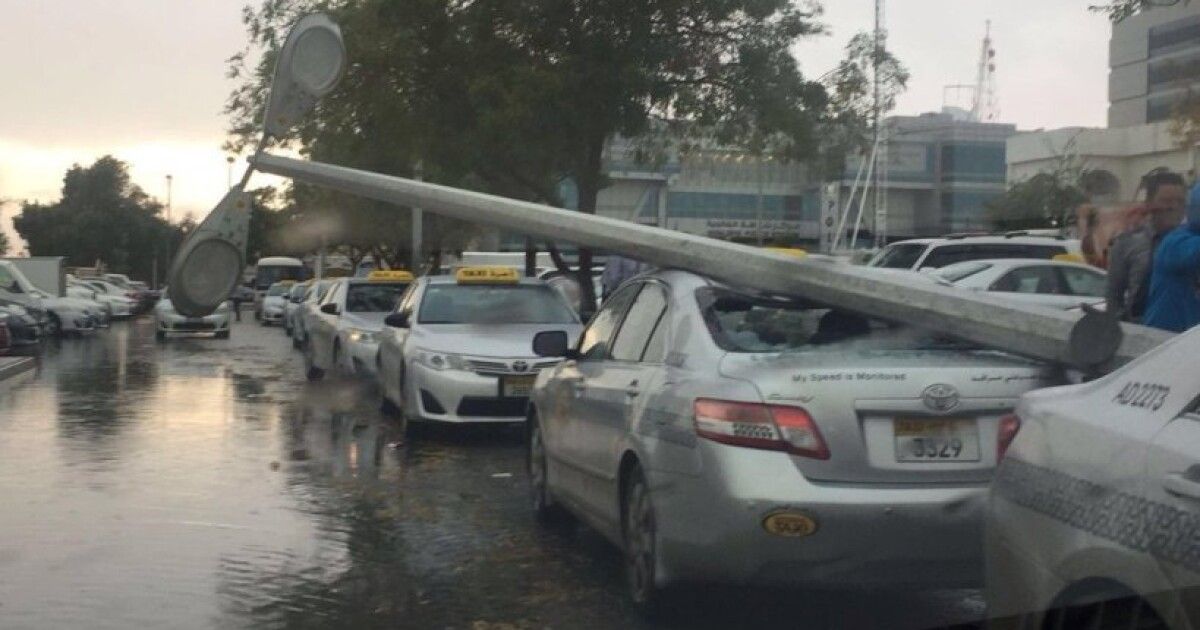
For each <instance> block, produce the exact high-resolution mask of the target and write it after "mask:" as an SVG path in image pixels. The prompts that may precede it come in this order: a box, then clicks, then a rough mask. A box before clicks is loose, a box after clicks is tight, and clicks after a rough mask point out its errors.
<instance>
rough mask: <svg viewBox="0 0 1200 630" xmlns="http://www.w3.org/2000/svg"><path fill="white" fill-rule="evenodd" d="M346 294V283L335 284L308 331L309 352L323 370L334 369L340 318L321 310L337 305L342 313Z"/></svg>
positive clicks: (318, 306) (318, 307)
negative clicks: (335, 338) (326, 306)
mask: <svg viewBox="0 0 1200 630" xmlns="http://www.w3.org/2000/svg"><path fill="white" fill-rule="evenodd" d="M345 293H346V283H345V282H338V283H336V284H334V285H333V287H331V288H330V289H329V293H328V294H326V295H325V299H324V300H323V301H322V302H320V303H319V304H318V305H317V308H316V311H314V313H313V319H312V321H311V324H312V326H311V328H309V330H308V345H309V351H310V352H311V353H312V354H311V356H312V360H313V364H314V365H316V366H317V367H319V368H322V369H330V368H332V367H333V365H332V363H331V360H332V354H333V338H334V336H335V335H337V319H338V316H337V315H330V314H328V313H325V312H323V311H322V310H321V309H322V308H324V307H325V305H326V304H335V305H337V306H338V309H339V312H340V309H341V304H342V296H343V295H345Z"/></svg>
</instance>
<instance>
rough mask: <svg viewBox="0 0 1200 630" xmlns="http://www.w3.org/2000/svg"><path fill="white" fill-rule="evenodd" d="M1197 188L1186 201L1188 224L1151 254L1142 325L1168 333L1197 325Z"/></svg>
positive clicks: (1199, 300)
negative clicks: (1150, 267) (1151, 269)
mask: <svg viewBox="0 0 1200 630" xmlns="http://www.w3.org/2000/svg"><path fill="white" fill-rule="evenodd" d="M1198 283H1200V184H1197V185H1195V186H1193V187H1192V191H1191V194H1189V195H1188V200H1187V222H1186V223H1184V224H1183V225H1182V226H1179V227H1177V228H1175V229H1174V230H1172V231H1171V232H1170V233H1168V234H1167V235H1166V236H1164V237H1163V239H1162V243H1160V244H1159V246H1158V249H1157V250H1155V252H1154V271H1153V273H1152V274H1151V276H1150V295H1149V297H1148V298H1147V300H1146V314H1145V316H1144V317H1143V318H1142V323H1143V324H1145V325H1147V326H1152V327H1154V328H1161V329H1163V330H1169V331H1171V332H1183V331H1185V330H1187V329H1189V328H1191V327H1193V326H1195V325H1197V324H1200V293H1197V286H1198Z"/></svg>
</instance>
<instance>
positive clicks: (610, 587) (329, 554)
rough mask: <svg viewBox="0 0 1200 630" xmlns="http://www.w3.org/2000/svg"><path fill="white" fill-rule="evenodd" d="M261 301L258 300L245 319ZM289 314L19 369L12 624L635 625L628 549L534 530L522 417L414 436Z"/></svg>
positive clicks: (14, 394) (701, 598)
mask: <svg viewBox="0 0 1200 630" xmlns="http://www.w3.org/2000/svg"><path fill="white" fill-rule="evenodd" d="M247 319H249V318H247ZM377 406H378V404H377V394H376V393H375V391H374V389H373V388H372V387H371V386H369V385H366V384H363V383H358V382H352V381H348V380H335V381H331V382H324V383H318V384H307V383H305V382H304V381H303V379H302V377H301V362H300V356H299V354H298V353H296V352H295V351H293V350H292V349H291V346H290V343H289V342H288V340H287V339H286V338H285V337H284V335H283V333H282V332H281V331H280V330H278V329H264V328H260V327H259V326H257V325H256V324H254V323H253V322H252V321H248V322H243V323H239V324H235V327H234V330H233V338H232V339H231V340H229V341H219V340H212V339H178V340H171V341H169V342H168V343H166V344H156V343H155V341H154V335H153V324H152V322H151V321H150V320H149V319H148V318H142V319H140V320H136V321H132V322H123V323H117V324H115V325H114V326H113V328H112V329H111V330H108V331H105V332H101V333H100V334H97V335H95V336H94V337H91V338H86V339H73V340H66V341H64V342H61V343H52V344H50V345H49V346H48V347H47V348H46V349H45V351H44V353H43V357H42V360H41V362H40V366H39V368H38V370H37V371H36V372H34V373H31V374H28V375H27V376H25V377H21V378H19V379H18V380H17V382H14V383H8V384H4V385H0V491H2V496H3V497H4V502H3V509H2V510H0V628H5V629H12V628H22V629H23V628H38V629H41V628H68V627H70V628H74V627H88V628H122V629H124V628H133V627H145V628H249V627H253V628H309V627H311V628H341V627H352V628H396V627H405V628H408V627H412V628H442V627H456V628H480V629H482V628H543V627H555V628H630V627H632V628H639V627H650V625H649V624H646V623H644V622H642V621H640V620H639V619H638V618H637V616H636V615H635V613H634V611H633V610H632V609H631V608H630V607H629V605H628V604H627V603H626V601H625V599H624V594H623V590H622V582H621V567H620V562H619V558H618V556H617V554H616V552H615V551H614V549H613V548H612V547H610V546H609V545H608V544H607V543H606V542H604V541H603V540H602V539H601V538H600V537H599V536H597V535H596V534H594V533H592V532H590V531H589V530H587V529H585V528H583V527H571V526H559V527H556V528H551V529H546V528H543V527H539V526H537V525H536V524H535V523H534V521H533V519H532V517H531V516H530V514H529V512H528V508H527V502H526V491H525V474H524V470H523V466H524V450H523V445H522V435H521V433H520V432H519V431H518V430H515V429H514V430H504V429H496V428H492V429H489V430H486V431H436V432H424V433H422V434H421V435H419V436H416V437H413V438H410V439H408V440H405V439H404V438H403V436H402V433H401V429H400V426H399V425H398V424H397V423H396V422H395V421H392V420H389V419H387V418H385V417H383V416H381V415H380V414H379V413H378V411H377ZM680 608H681V609H680V610H679V611H677V613H676V614H674V615H672V616H671V617H670V618H669V619H668V620H666V621H665V622H661V623H660V626H662V627H680V628H684V627H687V628H692V627H700V626H704V627H729V626H740V627H787V628H796V627H813V628H856V627H881V628H917V627H928V626H935V625H946V624H951V623H961V622H969V621H971V620H973V619H977V618H978V617H979V615H980V614H981V611H982V604H981V603H980V599H979V596H978V593H977V592H972V591H956V592H943V593H921V594H904V593H867V594H846V593H832V594H828V593H802V592H796V591H774V590H762V589H703V590H694V591H689V592H688V596H687V597H685V598H684V599H683V600H681V607H680Z"/></svg>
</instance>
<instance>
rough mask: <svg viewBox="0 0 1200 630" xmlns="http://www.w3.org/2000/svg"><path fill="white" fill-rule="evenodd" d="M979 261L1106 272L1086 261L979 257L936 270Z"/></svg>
mask: <svg viewBox="0 0 1200 630" xmlns="http://www.w3.org/2000/svg"><path fill="white" fill-rule="evenodd" d="M980 263H984V264H989V265H992V266H995V267H1029V266H1034V265H1038V266H1044V265H1050V266H1052V267H1078V268H1080V269H1087V270H1089V271H1095V272H1098V273H1107V272H1106V271H1105V270H1103V269H1101V268H1099V267H1094V266H1092V265H1089V264H1087V263H1077V262H1071V261H1068V260H1045V259H1042V258H980V259H979V260H964V261H963V262H957V263H953V264H949V265H946V266H945V267H942V268H941V269H938V271H942V270H945V269H949V268H951V267H956V266H958V265H971V264H980Z"/></svg>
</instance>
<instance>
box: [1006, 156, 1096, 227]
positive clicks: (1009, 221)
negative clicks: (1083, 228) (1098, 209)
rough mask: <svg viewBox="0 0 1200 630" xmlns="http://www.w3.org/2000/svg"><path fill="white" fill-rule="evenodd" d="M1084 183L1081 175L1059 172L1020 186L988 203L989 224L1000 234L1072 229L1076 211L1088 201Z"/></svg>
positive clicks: (1031, 180)
mask: <svg viewBox="0 0 1200 630" xmlns="http://www.w3.org/2000/svg"><path fill="white" fill-rule="evenodd" d="M1081 179H1082V175H1081V174H1080V173H1079V172H1078V171H1075V172H1072V171H1069V170H1065V169H1056V170H1054V171H1050V172H1043V173H1038V174H1037V175H1034V176H1033V177H1030V178H1029V179H1027V180H1025V181H1022V182H1017V183H1015V184H1013V185H1012V186H1010V187H1009V189H1008V190H1007V191H1006V192H1005V193H1004V194H1003V195H1002V196H1000V197H998V198H996V199H994V200H992V201H990V202H988V204H987V213H988V222H989V223H990V224H991V225H992V228H993V229H995V230H997V231H1000V232H1009V231H1014V230H1033V229H1047V228H1062V227H1065V226H1067V225H1070V224H1071V223H1072V222H1073V221H1074V219H1075V209H1076V208H1077V207H1079V205H1080V204H1082V203H1083V202H1085V201H1087V195H1086V194H1084V192H1083V187H1082V185H1081Z"/></svg>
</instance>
